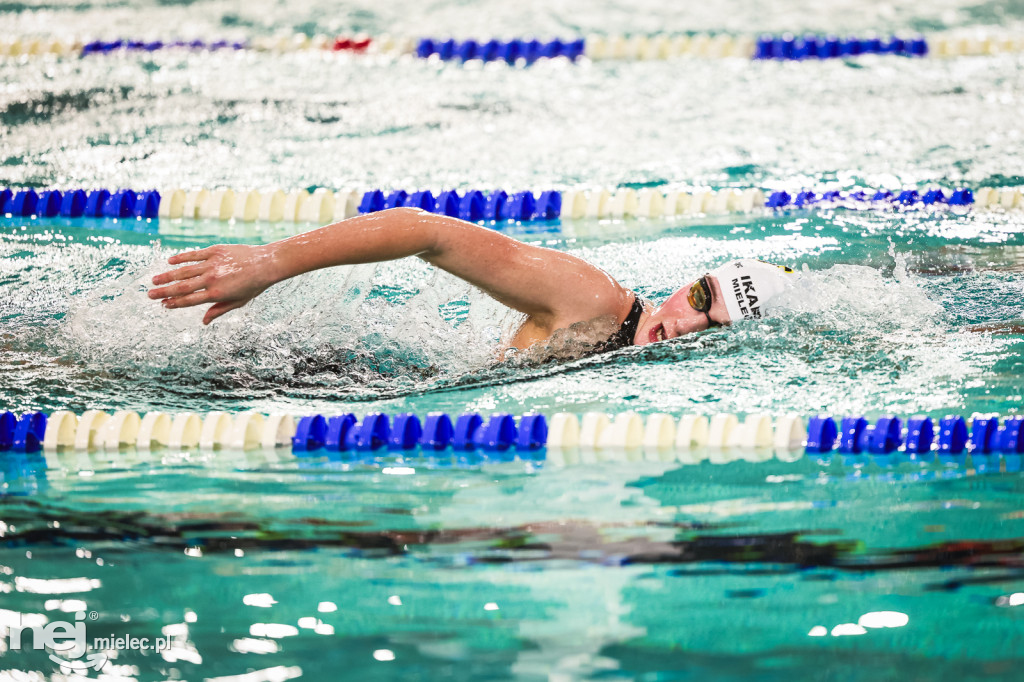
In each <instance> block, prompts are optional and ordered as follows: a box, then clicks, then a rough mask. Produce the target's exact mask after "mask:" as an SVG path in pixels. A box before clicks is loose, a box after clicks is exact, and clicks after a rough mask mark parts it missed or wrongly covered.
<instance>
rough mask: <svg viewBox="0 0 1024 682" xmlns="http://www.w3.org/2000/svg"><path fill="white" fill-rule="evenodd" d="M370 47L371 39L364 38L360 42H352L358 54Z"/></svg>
mask: <svg viewBox="0 0 1024 682" xmlns="http://www.w3.org/2000/svg"><path fill="white" fill-rule="evenodd" d="M369 46H370V39H369V38H362V39H360V40H353V41H352V49H353V50H355V51H356V52H362V51H363V50H365V49H366V48H368V47H369Z"/></svg>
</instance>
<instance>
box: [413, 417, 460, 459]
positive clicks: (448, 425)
mask: <svg viewBox="0 0 1024 682" xmlns="http://www.w3.org/2000/svg"><path fill="white" fill-rule="evenodd" d="M454 437H455V426H454V425H453V424H452V418H451V417H449V416H448V415H446V414H429V415H427V420H426V422H424V424H423V434H422V435H421V436H420V447H421V448H423V449H424V450H434V451H438V450H444V449H446V448H448V446H449V445H451V442H452V438H454Z"/></svg>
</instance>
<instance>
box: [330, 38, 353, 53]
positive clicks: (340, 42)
mask: <svg viewBox="0 0 1024 682" xmlns="http://www.w3.org/2000/svg"><path fill="white" fill-rule="evenodd" d="M351 49H352V41H351V40H349V39H348V38H343V37H341V36H339V37H338V39H337V40H335V41H334V51H335V52H337V51H339V50H351Z"/></svg>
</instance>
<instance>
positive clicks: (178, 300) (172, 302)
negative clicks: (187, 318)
mask: <svg viewBox="0 0 1024 682" xmlns="http://www.w3.org/2000/svg"><path fill="white" fill-rule="evenodd" d="M212 300H213V297H212V296H210V292H209V291H207V290H206V289H203V290H201V291H196V292H194V293H191V294H185V295H184V296H173V297H170V298H165V299H164V300H163V306H164V307H165V308H191V307H192V306H194V305H202V304H203V303H210V302H211V301H212Z"/></svg>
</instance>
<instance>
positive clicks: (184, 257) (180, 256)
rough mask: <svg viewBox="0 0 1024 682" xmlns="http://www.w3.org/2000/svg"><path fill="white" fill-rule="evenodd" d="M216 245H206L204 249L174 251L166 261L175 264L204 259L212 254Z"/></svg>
mask: <svg viewBox="0 0 1024 682" xmlns="http://www.w3.org/2000/svg"><path fill="white" fill-rule="evenodd" d="M215 248H216V247H214V246H207V247H206V248H205V249H196V250H195V251H183V252H182V253H176V254H174V255H173V256H171V257H170V258H168V259H167V262H168V263H170V264H171V265H177V264H178V263H191V262H195V261H200V260H206V259H207V258H209V257H210V256H211V255H212V254H213V252H214V251H213V250H214V249H215Z"/></svg>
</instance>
